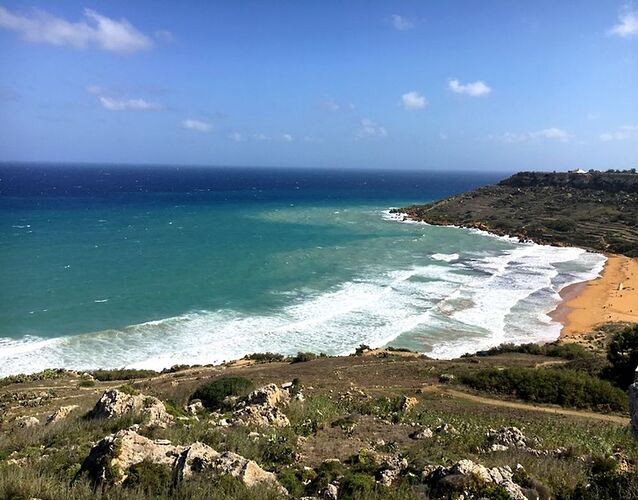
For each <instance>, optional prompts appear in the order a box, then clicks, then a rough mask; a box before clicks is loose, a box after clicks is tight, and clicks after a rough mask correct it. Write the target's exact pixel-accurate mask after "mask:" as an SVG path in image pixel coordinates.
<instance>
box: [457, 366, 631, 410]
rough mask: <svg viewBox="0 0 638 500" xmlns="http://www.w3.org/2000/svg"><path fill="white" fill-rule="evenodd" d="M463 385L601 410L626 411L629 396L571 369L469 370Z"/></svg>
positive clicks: (539, 400)
mask: <svg viewBox="0 0 638 500" xmlns="http://www.w3.org/2000/svg"><path fill="white" fill-rule="evenodd" d="M461 382H462V383H463V384H466V385H468V386H470V387H472V388H474V389H478V390H481V391H486V392H491V393H500V394H510V395H513V396H515V397H517V398H520V399H523V400H525V401H533V402H536V403H549V404H557V405H561V406H570V407H574V408H588V409H593V410H599V411H619V412H625V411H627V395H626V394H625V392H624V391H621V390H620V389H618V388H617V387H615V386H614V385H612V384H611V383H609V382H607V381H605V380H600V379H598V378H596V377H592V376H590V375H587V374H585V373H581V372H577V371H574V370H569V369H562V370H551V369H542V368H504V369H502V370H501V369H496V368H487V369H481V370H477V371H467V372H465V373H464V374H462V375H461Z"/></svg>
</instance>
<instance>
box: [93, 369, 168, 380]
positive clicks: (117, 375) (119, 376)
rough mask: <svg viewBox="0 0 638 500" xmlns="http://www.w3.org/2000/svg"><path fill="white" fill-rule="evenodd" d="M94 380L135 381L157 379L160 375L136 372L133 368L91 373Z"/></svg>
mask: <svg viewBox="0 0 638 500" xmlns="http://www.w3.org/2000/svg"><path fill="white" fill-rule="evenodd" d="M89 373H90V374H91V375H92V376H93V378H95V379H96V380H99V381H100V382H111V381H114V380H134V379H138V378H148V377H155V376H157V375H159V373H158V372H156V371H154V370H134V369H132V368H122V369H119V370H94V371H92V372H89Z"/></svg>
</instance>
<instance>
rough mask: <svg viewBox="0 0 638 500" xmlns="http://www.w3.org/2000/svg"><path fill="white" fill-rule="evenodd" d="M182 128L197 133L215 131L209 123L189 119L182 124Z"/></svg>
mask: <svg viewBox="0 0 638 500" xmlns="http://www.w3.org/2000/svg"><path fill="white" fill-rule="evenodd" d="M181 126H182V128H185V129H188V130H195V131H197V132H210V131H211V130H213V125H212V124H210V123H207V122H203V121H200V120H193V119H188V120H184V121H182V123H181Z"/></svg>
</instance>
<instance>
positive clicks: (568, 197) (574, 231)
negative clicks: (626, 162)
mask: <svg viewBox="0 0 638 500" xmlns="http://www.w3.org/2000/svg"><path fill="white" fill-rule="evenodd" d="M396 212H399V213H405V214H406V216H407V217H408V218H410V219H414V220H420V221H424V222H427V223H429V224H436V225H443V224H452V225H457V226H462V227H474V228H479V229H483V230H487V231H490V232H493V233H496V234H500V235H510V236H518V237H519V238H521V239H524V240H531V241H535V242H537V243H543V244H552V245H560V246H579V247H583V248H587V249H591V250H595V251H602V252H612V253H620V254H625V255H627V256H630V257H638V174H636V173H633V172H594V173H586V174H567V173H559V174H556V173H542V172H521V173H519V174H516V175H513V176H512V177H510V178H508V179H505V180H503V181H501V182H499V183H498V184H496V185H493V186H485V187H481V188H478V189H476V190H474V191H470V192H467V193H462V194H459V195H456V196H451V197H449V198H446V199H444V200H441V201H438V202H435V203H430V204H427V205H414V206H411V207H405V208H401V209H398V210H396Z"/></svg>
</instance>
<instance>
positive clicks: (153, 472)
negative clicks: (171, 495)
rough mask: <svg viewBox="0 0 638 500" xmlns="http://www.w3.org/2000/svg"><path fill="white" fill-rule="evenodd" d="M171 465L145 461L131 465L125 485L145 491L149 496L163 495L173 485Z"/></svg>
mask: <svg viewBox="0 0 638 500" xmlns="http://www.w3.org/2000/svg"><path fill="white" fill-rule="evenodd" d="M171 479H172V473H171V469H170V467H168V466H167V465H162V464H155V463H153V462H149V461H146V460H145V461H143V462H140V463H138V464H135V465H133V466H131V468H130V469H129V471H128V476H127V478H126V480H125V481H124V487H127V488H135V489H137V490H138V491H139V490H141V491H143V492H144V493H145V494H146V495H147V496H149V497H159V496H163V495H162V493H166V492H167V491H168V489H169V488H170V486H171Z"/></svg>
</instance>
